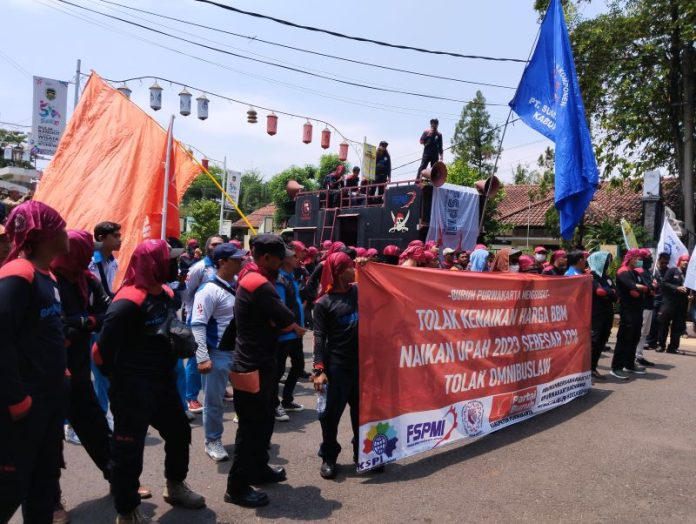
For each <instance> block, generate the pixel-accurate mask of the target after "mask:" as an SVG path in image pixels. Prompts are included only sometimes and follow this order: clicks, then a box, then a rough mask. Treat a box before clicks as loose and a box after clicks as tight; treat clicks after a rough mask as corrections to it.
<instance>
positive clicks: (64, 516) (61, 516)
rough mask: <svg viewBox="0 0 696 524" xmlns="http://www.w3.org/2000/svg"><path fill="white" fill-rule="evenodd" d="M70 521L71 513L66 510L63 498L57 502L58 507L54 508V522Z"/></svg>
mask: <svg viewBox="0 0 696 524" xmlns="http://www.w3.org/2000/svg"><path fill="white" fill-rule="evenodd" d="M69 522H70V515H68V512H67V511H66V510H65V502H63V501H62V500H61V501H60V502H58V503H56V507H55V508H54V509H53V520H52V524H68V523H69Z"/></svg>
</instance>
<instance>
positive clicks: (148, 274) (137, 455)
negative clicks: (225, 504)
mask: <svg viewBox="0 0 696 524" xmlns="http://www.w3.org/2000/svg"><path fill="white" fill-rule="evenodd" d="M177 251H180V250H177ZM177 255H179V253H177V252H176V251H175V250H170V248H169V246H168V245H167V242H166V241H164V240H146V241H144V242H142V243H140V244H139V245H138V247H136V248H135V251H134V252H133V255H132V257H131V260H130V263H129V264H128V269H127V270H126V276H125V278H124V280H123V286H122V287H121V289H120V290H119V291H118V292H117V293H116V296H115V297H114V300H113V302H112V303H111V305H110V306H109V309H108V310H107V313H106V316H105V318H104V324H103V327H102V331H101V333H100V335H99V338H98V340H97V343H96V344H95V345H94V346H93V348H92V356H93V359H94V362H95V363H96V364H97V365H98V366H99V367H100V370H101V371H102V372H103V373H104V374H105V375H106V376H108V377H109V381H110V383H111V388H110V389H109V399H110V401H111V410H112V412H113V414H114V433H113V439H112V449H111V459H112V465H111V487H112V493H113V495H114V505H115V506H116V511H117V512H118V517H117V520H116V522H117V523H118V522H123V523H126V522H140V520H139V519H140V516H139V513H138V510H137V508H138V506H139V505H140V496H139V495H138V487H139V485H140V482H139V477H140V473H141V472H142V469H143V451H144V448H145V437H146V436H147V429H148V427H149V426H153V427H154V428H155V429H157V431H158V432H159V434H160V436H161V437H162V439H163V440H164V442H165V446H164V450H165V458H164V475H165V477H166V479H167V483H166V488H165V491H164V500H165V501H166V502H168V503H170V504H172V505H176V506H182V507H185V508H190V509H199V508H203V507H204V506H205V498H203V497H202V496H201V495H199V494H197V493H195V492H194V491H193V490H191V488H189V487H188V485H187V484H186V482H185V480H186V476H187V474H188V466H189V447H190V444H191V426H189V422H188V419H187V418H186V415H185V413H184V407H183V405H182V403H181V400H180V398H179V394H178V392H177V388H176V375H175V364H176V362H177V360H178V358H177V355H176V354H175V353H174V350H173V348H172V346H171V342H170V340H169V338H168V337H167V336H164V335H163V334H161V333H160V332H159V330H160V328H161V327H162V325H163V324H164V322H165V321H166V320H167V318H168V316H169V311H170V309H175V306H174V304H173V301H174V292H173V291H172V290H171V289H170V288H169V287H168V286H167V285H166V282H172V281H174V280H176V276H177V272H178V266H177V261H176V256H177ZM178 305H180V304H177V306H178Z"/></svg>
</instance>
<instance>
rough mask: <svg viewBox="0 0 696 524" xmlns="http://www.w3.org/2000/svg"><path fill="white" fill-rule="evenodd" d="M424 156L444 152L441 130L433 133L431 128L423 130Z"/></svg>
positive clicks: (433, 155) (432, 155)
mask: <svg viewBox="0 0 696 524" xmlns="http://www.w3.org/2000/svg"><path fill="white" fill-rule="evenodd" d="M421 143H422V144H423V156H424V157H428V158H430V157H436V156H438V155H441V154H442V133H440V132H439V131H437V132H435V133H432V132H431V131H430V130H428V131H423V134H422V135H421Z"/></svg>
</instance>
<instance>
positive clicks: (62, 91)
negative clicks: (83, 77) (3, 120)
mask: <svg viewBox="0 0 696 524" xmlns="http://www.w3.org/2000/svg"><path fill="white" fill-rule="evenodd" d="M67 107H68V83H67V82H63V81H61V80H53V79H51V78H42V77H40V76H35V77H34V101H33V103H32V111H31V113H32V130H31V137H30V139H29V146H30V149H32V148H34V147H35V148H36V149H35V151H36V153H38V154H40V155H53V154H55V152H56V149H58V143H59V142H60V138H61V136H63V131H64V130H65V123H66V121H67Z"/></svg>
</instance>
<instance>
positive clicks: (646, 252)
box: [640, 247, 652, 258]
mask: <svg viewBox="0 0 696 524" xmlns="http://www.w3.org/2000/svg"><path fill="white" fill-rule="evenodd" d="M640 256H641V258H650V257H652V253H651V252H650V250H649V249H648V248H647V247H641V248H640Z"/></svg>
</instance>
